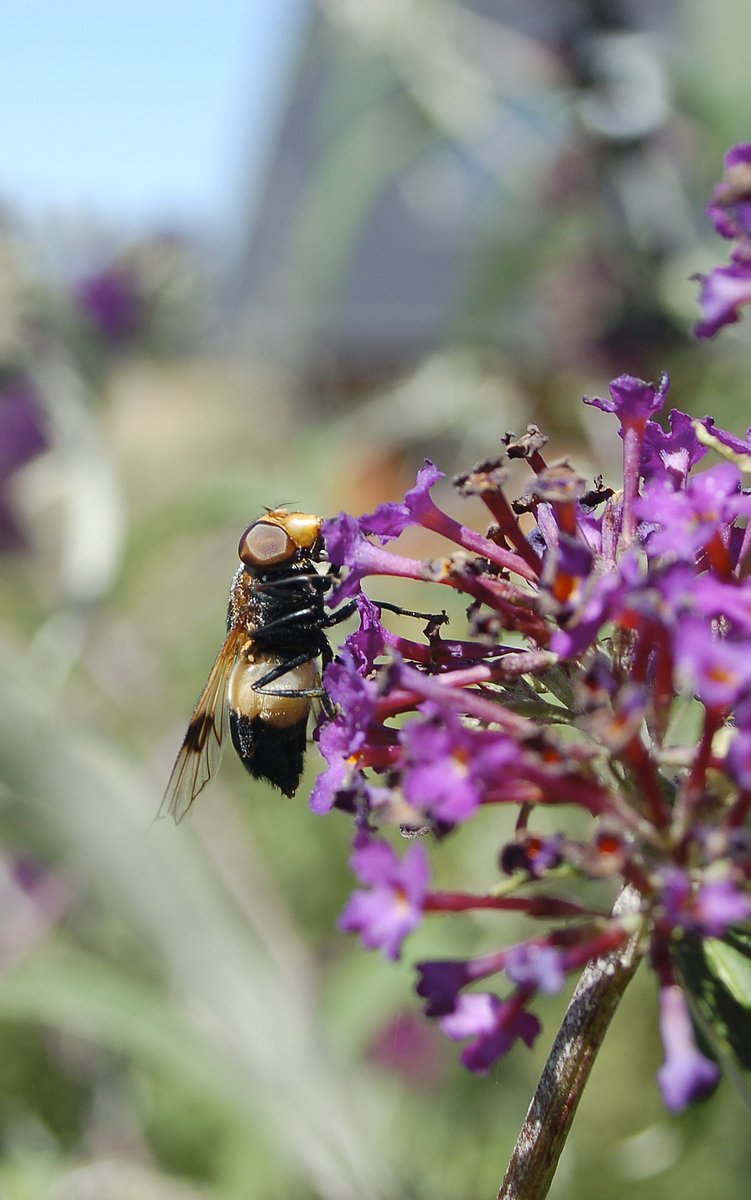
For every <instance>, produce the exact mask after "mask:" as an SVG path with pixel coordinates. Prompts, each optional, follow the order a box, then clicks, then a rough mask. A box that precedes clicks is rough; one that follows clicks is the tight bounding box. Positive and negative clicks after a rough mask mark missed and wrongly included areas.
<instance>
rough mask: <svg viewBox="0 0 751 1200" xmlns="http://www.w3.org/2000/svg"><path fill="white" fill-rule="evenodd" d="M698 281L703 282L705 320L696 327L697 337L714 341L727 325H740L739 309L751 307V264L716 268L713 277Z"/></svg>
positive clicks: (701, 301) (701, 296)
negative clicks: (713, 338)
mask: <svg viewBox="0 0 751 1200" xmlns="http://www.w3.org/2000/svg"><path fill="white" fill-rule="evenodd" d="M696 278H697V279H699V280H700V281H701V292H700V294H699V305H700V307H701V311H702V320H701V321H699V322H698V324H697V325H695V326H694V333H695V334H696V336H697V337H700V338H711V337H714V335H715V334H716V333H717V332H718V331H719V330H720V329H722V327H723V326H724V325H734V324H735V323H736V321H740V319H741V314H740V312H739V309H741V308H742V307H743V306H744V304H750V303H751V262H736V263H733V264H732V265H731V266H729V267H715V268H714V270H713V271H710V273H709V275H697V276H696Z"/></svg>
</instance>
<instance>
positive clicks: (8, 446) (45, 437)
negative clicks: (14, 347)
mask: <svg viewBox="0 0 751 1200" xmlns="http://www.w3.org/2000/svg"><path fill="white" fill-rule="evenodd" d="M49 444H50V443H49V422H48V420H47V414H46V412H45V410H44V407H43V405H42V401H41V398H40V396H39V394H38V392H37V390H36V388H35V387H34V385H33V384H32V383H31V381H30V380H29V379H27V378H26V377H24V376H23V375H14V376H12V377H11V378H10V379H9V380H8V381H7V382H5V383H4V384H2V383H0V551H2V550H10V549H14V548H16V547H19V546H23V545H24V542H25V536H24V533H23V530H22V528H21V526H20V524H19V521H18V517H17V516H16V513H15V510H14V506H13V501H12V499H11V497H10V495H9V493H8V488H7V484H8V481H9V480H10V479H11V477H12V476H13V475H14V474H15V473H16V472H17V471H19V470H21V468H22V467H25V466H26V464H27V463H29V462H31V460H32V459H34V458H36V457H37V456H38V455H40V454H42V453H43V452H44V451H45V450H46V449H47V448H48V446H49Z"/></svg>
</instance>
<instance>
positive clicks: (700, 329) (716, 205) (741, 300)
mask: <svg viewBox="0 0 751 1200" xmlns="http://www.w3.org/2000/svg"><path fill="white" fill-rule="evenodd" d="M707 215H708V216H709V218H710V220H711V221H712V222H713V223H714V227H715V229H716V230H717V232H718V233H719V234H720V235H721V236H722V237H724V238H728V240H729V241H731V242H734V243H735V244H734V246H733V249H732V250H731V252H730V265H729V266H727V267H715V269H714V270H713V271H710V273H709V275H699V276H698V278H699V279H700V280H701V294H700V296H699V304H700V305H701V310H702V319H701V321H700V322H699V324H698V325H697V326H696V329H695V331H694V332H695V333H696V335H697V337H702V338H709V337H714V335H715V334H716V333H717V331H718V330H719V329H722V327H723V325H732V324H734V323H735V322H736V321H739V320H740V311H739V310H740V309H741V308H742V307H743V305H744V304H749V303H751V142H745V143H743V144H742V145H740V146H733V148H732V150H729V151H728V153H727V154H726V155H725V175H724V177H723V179H722V180H721V182H720V183H718V184H717V186H716V187H715V189H714V191H713V193H712V197H711V200H710V203H709V207H708V208H707Z"/></svg>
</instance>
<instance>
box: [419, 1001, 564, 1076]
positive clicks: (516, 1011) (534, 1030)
mask: <svg viewBox="0 0 751 1200" xmlns="http://www.w3.org/2000/svg"><path fill="white" fill-rule="evenodd" d="M441 1029H442V1030H443V1032H444V1033H445V1034H446V1035H447V1036H448V1037H450V1038H453V1039H454V1040H455V1041H463V1040H464V1039H465V1038H472V1039H473V1040H472V1041H471V1042H470V1044H469V1045H468V1046H465V1048H464V1050H463V1051H462V1054H461V1060H462V1062H463V1063H464V1065H465V1067H467V1069H468V1070H470V1071H474V1072H475V1074H478V1075H485V1074H487V1072H488V1071H489V1070H490V1068H491V1067H492V1065H493V1063H494V1062H496V1061H497V1059H499V1058H502V1057H503V1055H504V1054H508V1052H509V1050H510V1049H511V1047H512V1046H513V1044H514V1042H515V1041H516V1040H517V1038H521V1040H522V1041H523V1042H524V1043H525V1044H526V1045H527V1046H531V1045H532V1043H533V1042H534V1040H535V1038H536V1037H537V1035H538V1033H539V1032H540V1022H539V1021H538V1019H537V1017H535V1016H534V1015H533V1014H532V1013H530V1012H527V1011H526V1009H525V1008H524V1007H523V1001H522V998H521V996H520V994H517V995H515V996H512V997H511V998H510V999H509V1000H501V999H500V998H499V997H498V996H494V995H493V994H492V993H490V992H471V993H469V994H468V995H464V996H460V997H459V999H458V1001H457V1004H456V1008H455V1009H454V1011H453V1012H452V1013H449V1014H448V1016H445V1017H442V1018H441Z"/></svg>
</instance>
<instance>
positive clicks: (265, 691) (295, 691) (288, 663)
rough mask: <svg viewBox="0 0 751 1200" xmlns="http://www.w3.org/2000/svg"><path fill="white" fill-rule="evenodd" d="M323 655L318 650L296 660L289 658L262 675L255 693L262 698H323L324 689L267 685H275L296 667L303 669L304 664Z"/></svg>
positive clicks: (255, 685)
mask: <svg viewBox="0 0 751 1200" xmlns="http://www.w3.org/2000/svg"><path fill="white" fill-rule="evenodd" d="M319 653H321V650H320V648H316V649H315V650H314V651H313V652H312V653H310V652H308V651H305V652H303V653H302V654H296V655H295V656H294V658H287V659H285V660H284V662H281V663H278V664H277V665H276V666H275V667H272V668H271V670H269V671H267V672H266V674H265V675H262V676H261V678H260V679H257V680H256V682H255V683H254V684H253V691H254V692H258V693H259V694H260V695H262V696H295V697H298V696H299V697H303V696H323V695H324V694H325V693H324V689H323V688H322V687H318V688H269V687H267V684H269V683H273V682H274V680H275V679H281V678H282V677H283V676H284V675H286V674H287V673H288V672H289V671H293V670H294V669H295V667H301V666H302V665H303V663H306V662H311V661H312V660H313V659H314V658H317V657H318V655H319Z"/></svg>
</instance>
